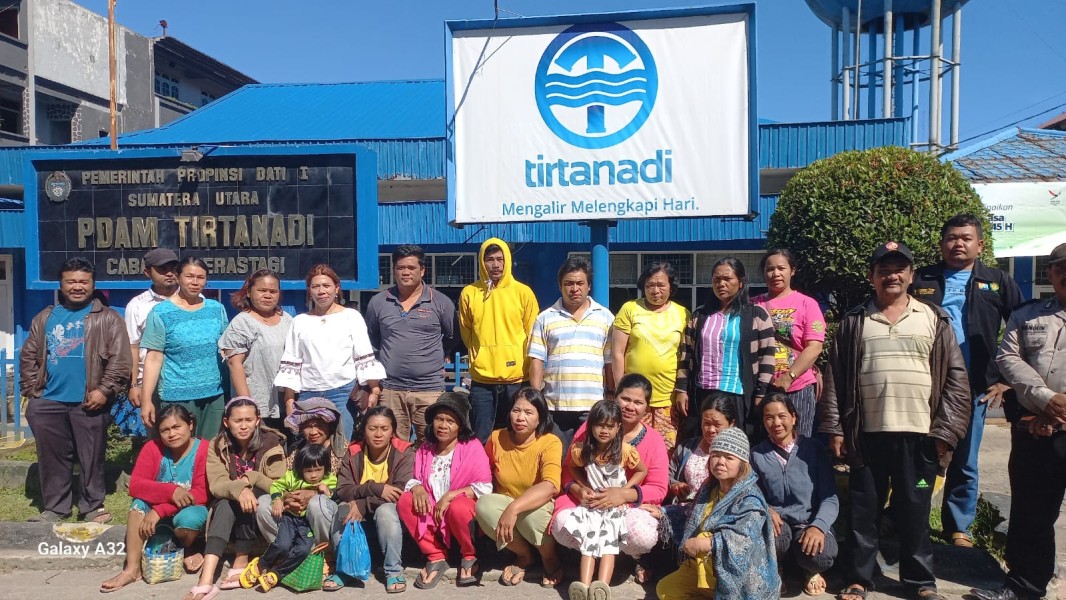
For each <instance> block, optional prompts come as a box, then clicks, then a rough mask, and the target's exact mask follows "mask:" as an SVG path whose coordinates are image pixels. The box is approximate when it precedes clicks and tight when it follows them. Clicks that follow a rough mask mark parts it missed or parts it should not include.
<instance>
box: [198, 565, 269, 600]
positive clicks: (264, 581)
mask: <svg viewBox="0 0 1066 600" xmlns="http://www.w3.org/2000/svg"><path fill="white" fill-rule="evenodd" d="M277 585H278V574H277V573H275V572H273V571H269V572H267V573H263V576H262V577H260V578H259V589H261V590H263V591H264V592H269V591H270V590H272V589H274V587H275V586H277ZM204 600H207V599H206V598H205V599H204Z"/></svg>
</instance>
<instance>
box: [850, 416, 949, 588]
mask: <svg viewBox="0 0 1066 600" xmlns="http://www.w3.org/2000/svg"><path fill="white" fill-rule="evenodd" d="M859 443H860V444H862V454H863V457H864V458H865V462H866V464H865V465H863V466H862V467H858V468H852V470H851V477H850V478H849V481H850V486H851V531H850V534H849V537H850V539H851V548H852V550H851V570H852V576H853V577H854V583H859V584H862V585H863V586H864V587H865V588H866V589H872V588H873V579H874V575H876V573H877V569H878V567H877V550H878V544H879V542H880V540H879V538H878V532H877V521H878V516H880V513H881V509H882V508H883V507H884V506H885V501H886V500H887V499H888V492H889V490H890V489H891V490H892V511H893V514H894V516H895V517H896V524H897V527H898V533H899V544H900V551H899V555H900V558H899V575H900V582H901V583H902V584H903V585H904V586H906V587H907V588H909V589H910V590H911V591H916V590H918V589H920V588H924V587H929V588H935V587H936V578H935V577H934V576H933V544H932V542H930V541H929V505H930V503H931V500H932V497H933V485H934V484H935V483H936V474H937V471H939V470H940V465H939V461H938V459H937V452H936V442H935V441H934V439H933V438H931V437H928V436H926V435H924V434H920V433H863V434H861V435H860V437H859Z"/></svg>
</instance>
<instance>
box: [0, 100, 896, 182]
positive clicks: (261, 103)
mask: <svg viewBox="0 0 1066 600" xmlns="http://www.w3.org/2000/svg"><path fill="white" fill-rule="evenodd" d="M444 92H445V89H444V82H443V81H441V80H429V81H382V82H368V83H341V84H261V85H248V86H245V87H243V88H241V89H239V90H237V91H235V92H233V93H231V94H228V95H226V96H224V97H223V98H220V99H219V100H217V101H215V102H212V103H211V104H209V105H207V106H205V107H203V108H200V109H198V110H195V111H193V112H191V113H189V114H188V115H185V116H184V117H182V118H180V119H178V120H176V121H173V122H171V123H168V124H167V125H164V126H163V127H160V128H158V129H150V130H145V131H138V132H133V133H127V134H124V135H122V136H120V141H119V144H120V146H123V147H128V146H167V147H177V146H187V145H190V144H200V145H210V144H236V145H241V144H256V143H278V144H297V143H298V144H305V145H306V144H315V143H326V142H355V143H361V144H364V145H366V146H367V147H369V148H371V149H372V150H374V151H375V152H377V154H378V177H379V178H380V179H395V178H411V179H442V178H444V177H445V173H446V159H447V149H446V145H445V140H444V132H445V115H444V107H445V102H444ZM909 142H910V127H909V126H908V120H907V119H875V120H867V121H825V122H816V123H769V122H764V120H760V125H759V163H760V164H759V166H760V168H763V169H766V168H801V167H805V166H807V165H808V164H810V163H812V162H814V161H815V160H818V159H822V158H827V157H829V156H832V155H834V154H836V153H838V152H842V151H844V150H865V149H868V148H874V147H878V146H888V145H899V146H907V145H908V144H909ZM107 143H108V142H107V139H106V138H101V139H94V140H90V141H87V142H83V143H81V144H78V145H76V146H102V145H106V144H107ZM53 148H55V147H53ZM60 148H70V146H64V147H60ZM12 150H16V151H6V149H5V151H0V183H17V182H20V181H21V177H22V152H25V151H31V152H32V151H33V150H28V149H12Z"/></svg>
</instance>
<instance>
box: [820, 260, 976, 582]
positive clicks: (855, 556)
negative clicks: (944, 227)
mask: <svg viewBox="0 0 1066 600" xmlns="http://www.w3.org/2000/svg"><path fill="white" fill-rule="evenodd" d="M913 262H914V257H913V255H912V254H911V251H910V249H908V248H907V247H906V246H905V245H903V244H901V243H898V242H887V243H885V244H883V245H881V246H880V247H878V248H877V250H875V251H874V253H873V255H872V256H871V257H870V271H869V277H870V283H871V284H873V287H874V292H875V294H876V295H875V297H874V298H872V299H871V300H870V301H869V302H867V303H866V304H865V305H863V306H861V307H859V308H857V309H854V310H852V311H851V312H849V313H848V314H847V315H846V316H845V317H844V319H843V320H842V321H841V323H840V327H839V329H838V330H837V334H836V336H835V338H834V340H833V346H832V349H831V351H830V356H829V369H828V371H827V373H826V386H825V400H824V402H823V404H822V411H823V414H822V425H821V427H820V428H819V430H820V431H821V432H822V433H826V434H829V436H830V438H829V439H830V448H832V450H833V453H834V454H835V455H836V456H837V458H840V459H846V460H847V462H848V464H849V465H850V466H851V476H850V493H851V527H850V538H851V548H852V552H851V571H852V573H851V577H852V579H851V581H852V583H851V585H849V586H848V588H847V589H846V590H845V591H844V592H843V593H841V595H840V597H841V598H842V599H843V600H859V599H860V598H863V597H865V593H866V591H868V590H870V589H871V588H872V586H873V579H874V575H875V573H876V571H877V550H878V531H877V519H878V516H879V512H880V510H881V507H883V506H884V504H885V500H886V498H887V495H888V491H889V488H890V487H891V490H892V505H893V508H894V510H895V512H896V514H897V515H898V519H897V522H898V526H899V539H900V568H899V571H900V581H901V583H903V585H904V586H906V587H907V588H908V590H909V591H910V592H911V593H912V594H913V595H914V597H915V598H931V599H936V598H941V596H940V595H939V594H937V591H936V578H935V577H934V575H933V548H932V544H931V543H930V541H929V507H930V502H931V500H932V494H933V485H934V483H935V481H936V475H937V471H939V470H940V468H941V466H946V465H947V464H948V461H949V460H950V458H951V457H950V452H951V450H952V449H953V448H954V447H955V446H956V445H957V444H958V441H959V439H961V438H962V437H963V436H964V435H965V434H966V429H967V427H968V426H969V423H970V393H969V381H968V379H967V377H966V365H965V363H964V362H963V359H962V353H961V352H960V350H959V346H958V344H957V343H956V341H955V334H954V332H953V331H952V329H951V322H950V320H949V318H948V315H947V313H946V312H944V311H943V309H941V308H939V307H937V306H934V305H932V304H929V303H926V302H922V301H920V300H918V299H916V298H914V297H912V296H910V295H908V294H907V287H908V286H909V285H910V283H911V280H912V279H913V276H914V266H913Z"/></svg>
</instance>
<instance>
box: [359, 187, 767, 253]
mask: <svg viewBox="0 0 1066 600" xmlns="http://www.w3.org/2000/svg"><path fill="white" fill-rule="evenodd" d="M776 206H777V196H762V197H760V198H759V204H758V209H759V212H758V215H757V216H756V217H755V218H754V219H741V218H721V217H702V218H695V219H626V220H621V221H618V225H617V226H616V227H615V228H614V229H612V230H611V242H612V243H616V244H629V243H647V242H649V241H654V242H657V243H658V242H665V243H673V242H708V243H710V244H713V243H714V242H716V241H726V240H754V239H762V238H763V237H764V233H765V231H766V230H767V229H768V228H769V226H770V215H771V214H773V212H774V208H775V207H776ZM447 221H448V218H447V210H446V204H445V203H444V202H397V203H389V204H382V205H381V206H379V207H378V231H379V234H378V235H379V236H380V239H379V241H378V243H379V244H381V245H383V246H391V245H398V244H420V245H426V246H428V245H439V244H480V243H481V242H483V241H485V240H486V239H488V238H490V237H494V236H495V237H499V238H501V239H505V240H507V241H508V242H517V243H533V242H538V243H588V242H589V228H588V227H584V226H582V225H580V224H578V223H576V222H560V221H544V222H537V223H494V224H490V225H485V226H484V227H481V226H479V225H467V226H466V227H465V228H463V229H457V228H454V227H449V226H447V225H445V223H447Z"/></svg>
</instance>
